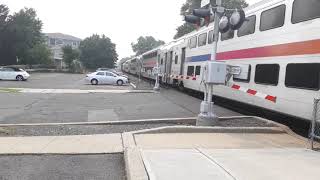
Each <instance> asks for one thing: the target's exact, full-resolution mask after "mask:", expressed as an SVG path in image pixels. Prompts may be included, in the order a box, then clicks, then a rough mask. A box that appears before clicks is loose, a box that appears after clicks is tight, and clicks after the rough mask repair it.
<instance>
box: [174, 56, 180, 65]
mask: <svg viewBox="0 0 320 180" xmlns="http://www.w3.org/2000/svg"><path fill="white" fill-rule="evenodd" d="M178 58H179V56H178V55H176V56H175V57H174V64H178Z"/></svg>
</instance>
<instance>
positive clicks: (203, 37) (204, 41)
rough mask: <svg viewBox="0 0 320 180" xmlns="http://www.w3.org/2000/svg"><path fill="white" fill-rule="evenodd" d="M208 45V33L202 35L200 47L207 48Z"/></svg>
mask: <svg viewBox="0 0 320 180" xmlns="http://www.w3.org/2000/svg"><path fill="white" fill-rule="evenodd" d="M206 44H207V33H203V34H200V35H199V37H198V46H199V47H200V46H205V45H206Z"/></svg>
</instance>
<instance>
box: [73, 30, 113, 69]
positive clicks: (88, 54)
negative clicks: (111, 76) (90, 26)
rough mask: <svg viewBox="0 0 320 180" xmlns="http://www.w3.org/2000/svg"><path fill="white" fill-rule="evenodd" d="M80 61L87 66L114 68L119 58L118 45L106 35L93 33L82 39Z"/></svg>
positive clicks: (90, 67) (92, 67)
mask: <svg viewBox="0 0 320 180" xmlns="http://www.w3.org/2000/svg"><path fill="white" fill-rule="evenodd" d="M79 49H80V61H81V62H82V63H83V65H84V66H85V67H86V68H89V69H95V68H98V67H107V68H113V67H114V65H115V62H116V61H117V60H118V54H117V52H116V45H115V44H114V43H112V42H111V40H110V38H108V37H106V36H105V35H102V36H99V35H96V34H94V35H92V36H91V37H88V38H86V39H85V40H83V41H81V43H80V46H79Z"/></svg>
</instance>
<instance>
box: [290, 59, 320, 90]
mask: <svg viewBox="0 0 320 180" xmlns="http://www.w3.org/2000/svg"><path fill="white" fill-rule="evenodd" d="M319 76H320V63H306V64H288V65H287V68H286V79H285V85H286V86H287V87H293V88H301V89H312V90H319V80H320V78H319Z"/></svg>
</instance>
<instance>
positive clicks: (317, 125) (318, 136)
mask: <svg viewBox="0 0 320 180" xmlns="http://www.w3.org/2000/svg"><path fill="white" fill-rule="evenodd" d="M310 138H311V149H314V145H315V142H319V140H320V99H314V104H313V118H312V122H311V131H310Z"/></svg>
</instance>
